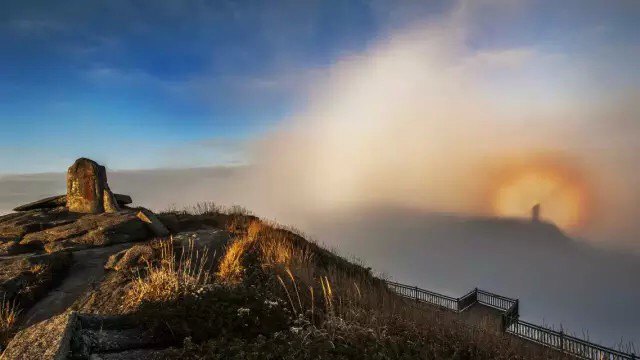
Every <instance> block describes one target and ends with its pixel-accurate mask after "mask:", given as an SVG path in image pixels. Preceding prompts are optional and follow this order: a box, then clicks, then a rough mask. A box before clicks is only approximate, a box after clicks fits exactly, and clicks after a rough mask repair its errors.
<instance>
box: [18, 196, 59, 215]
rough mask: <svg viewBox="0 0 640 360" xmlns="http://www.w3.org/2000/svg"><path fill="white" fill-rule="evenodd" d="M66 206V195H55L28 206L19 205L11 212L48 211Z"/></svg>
mask: <svg viewBox="0 0 640 360" xmlns="http://www.w3.org/2000/svg"><path fill="white" fill-rule="evenodd" d="M66 204H67V197H66V195H57V196H51V197H48V198H44V199H41V200H38V201H34V202H31V203H28V204H24V205H20V206H18V207H16V208H14V209H13V211H27V210H34V209H50V208H57V207H60V206H65V205H66Z"/></svg>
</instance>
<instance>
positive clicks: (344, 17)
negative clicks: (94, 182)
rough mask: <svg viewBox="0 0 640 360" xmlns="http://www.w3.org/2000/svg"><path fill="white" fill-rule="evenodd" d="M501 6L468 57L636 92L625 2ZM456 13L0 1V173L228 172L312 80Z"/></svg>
mask: <svg viewBox="0 0 640 360" xmlns="http://www.w3.org/2000/svg"><path fill="white" fill-rule="evenodd" d="M476 3H477V2H476ZM514 3H515V2H511V1H503V2H501V1H488V2H486V4H487V6H486V7H478V9H479V10H477V11H475V16H474V20H473V21H472V26H473V31H472V34H473V36H471V37H470V38H469V39H468V42H469V44H468V45H469V46H470V47H472V48H477V49H490V50H495V49H501V48H518V47H529V46H535V47H536V48H544V49H546V50H548V51H552V52H556V53H563V54H568V55H569V56H580V55H582V54H589V57H590V58H591V59H593V61H595V62H600V63H601V64H602V67H603V68H606V69H607V70H606V71H603V73H602V74H604V75H602V77H603V79H602V82H601V83H602V85H603V86H611V87H612V88H613V87H621V86H624V85H625V82H629V83H630V84H628V85H629V86H633V85H634V84H632V83H631V82H635V81H636V80H637V79H638V76H637V73H638V68H637V64H636V62H637V58H635V57H633V56H624V54H627V55H628V54H631V55H633V54H637V53H638V52H637V49H638V47H639V46H640V40H639V36H638V35H639V34H638V30H637V23H635V22H636V21H637V18H638V17H639V16H640V11H639V6H638V5H637V2H635V1H612V2H596V1H562V2H558V1H535V2H522V3H518V4H517V5H514ZM459 5H460V4H454V3H452V2H448V1H424V2H420V1H406V2H403V1H383V0H370V1H364V0H362V1H343V0H337V1H274V2H264V1H204V0H195V1H189V0H187V1H177V0H176V1H168V0H165V1H158V0H155V1H151V0H148V1H133V0H130V1H128V0H114V1H108V2H97V1H86V0H76V1H73V0H72V1H56V2H51V1H24V0H23V1H6V2H3V4H2V5H1V6H2V11H0V123H1V125H2V131H1V132H0V148H2V152H1V155H0V173H25V172H48V171H60V170H63V169H65V168H66V166H68V165H69V164H70V163H71V162H72V161H73V159H75V158H77V157H79V156H89V157H93V158H95V159H96V160H98V161H100V162H104V163H107V164H108V165H109V166H110V167H112V168H116V169H140V168H158V167H191V166H208V165H233V164H238V163H243V162H244V161H245V160H246V159H245V156H244V151H243V145H244V144H245V143H248V142H251V141H253V139H256V138H259V137H260V136H262V134H264V133H265V132H268V131H270V130H271V129H273V128H274V127H276V126H277V125H278V124H279V122H280V120H281V119H283V118H284V117H286V116H288V115H290V114H292V113H294V112H295V111H296V109H297V108H299V107H300V106H303V104H304V102H305V94H307V90H309V89H312V88H313V86H314V83H313V79H314V74H315V72H316V71H321V70H322V69H325V68H329V67H331V66H332V64H334V63H335V62H337V61H339V60H340V59H342V58H344V57H347V56H349V55H350V54H357V53H359V52H361V51H363V50H364V49H366V48H367V47H368V46H370V45H371V44H372V43H374V42H376V41H378V40H380V39H381V38H384V37H385V36H387V35H388V34H390V33H393V31H394V29H399V28H402V27H405V26H408V25H409V24H412V23H415V22H429V21H438V19H439V18H440V17H443V16H445V15H446V14H447V13H449V12H450V11H451V9H452V8H453V7H454V6H459ZM612 54H614V55H615V56H612ZM619 54H622V56H619ZM630 72H631V74H632V75H633V76H629V73H630ZM612 79H614V80H612ZM607 81H610V84H607Z"/></svg>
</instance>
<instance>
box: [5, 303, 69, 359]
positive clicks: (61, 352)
mask: <svg viewBox="0 0 640 360" xmlns="http://www.w3.org/2000/svg"><path fill="white" fill-rule="evenodd" d="M76 318H77V315H76V313H75V312H71V311H70V312H66V313H64V314H61V315H58V316H54V317H52V318H51V319H49V320H46V321H43V322H41V323H38V324H36V325H34V326H31V327H29V328H27V329H25V330H23V331H21V332H19V333H18V334H17V335H16V336H15V337H14V338H13V339H12V340H11V342H9V345H7V349H6V350H5V351H4V353H3V354H2V359H5V360H64V359H67V356H68V354H69V351H70V350H71V337H72V335H73V333H74V330H75V327H76V323H77V319H76Z"/></svg>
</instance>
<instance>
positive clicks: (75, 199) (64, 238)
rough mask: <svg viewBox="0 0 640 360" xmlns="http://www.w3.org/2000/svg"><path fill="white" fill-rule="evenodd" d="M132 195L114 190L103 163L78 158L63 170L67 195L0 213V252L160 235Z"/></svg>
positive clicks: (162, 229)
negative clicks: (132, 203)
mask: <svg viewBox="0 0 640 360" xmlns="http://www.w3.org/2000/svg"><path fill="white" fill-rule="evenodd" d="M131 202H132V200H131V197H130V196H128V195H120V194H114V193H113V192H112V191H111V189H110V188H109V184H108V183H107V173H106V169H105V167H104V166H101V165H99V164H98V163H96V162H95V161H93V160H90V159H86V158H80V159H78V160H76V161H75V162H74V163H73V165H71V166H70V167H69V169H68V171H67V194H66V195H58V196H53V197H49V198H46V199H42V200H38V201H35V202H32V203H29V204H26V205H22V206H18V207H16V208H15V209H14V210H15V211H17V213H14V214H8V215H4V216H0V255H13V254H18V253H26V252H32V251H36V252H39V251H42V250H44V251H46V252H48V253H50V252H55V251H60V250H64V249H80V248H87V247H95V246H106V245H110V244H117V243H126V242H134V241H141V240H144V239H147V238H149V237H150V236H156V237H165V236H168V235H169V231H168V230H167V228H166V227H165V226H164V224H163V223H162V222H161V221H160V220H159V219H158V218H157V217H156V216H155V214H153V212H151V211H150V210H147V209H144V208H130V207H128V206H127V205H128V204H131Z"/></svg>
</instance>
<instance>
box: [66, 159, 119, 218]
mask: <svg viewBox="0 0 640 360" xmlns="http://www.w3.org/2000/svg"><path fill="white" fill-rule="evenodd" d="M67 208H68V209H69V211H71V212H79V213H86V214H99V213H103V212H117V211H118V210H120V208H119V206H118V203H117V202H116V199H115V197H114V195H113V193H112V192H111V189H109V184H108V183H107V171H106V169H105V168H104V166H101V165H98V163H96V162H95V161H93V160H89V159H86V158H80V159H78V160H76V162H75V163H73V165H71V167H69V170H68V171H67Z"/></svg>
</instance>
